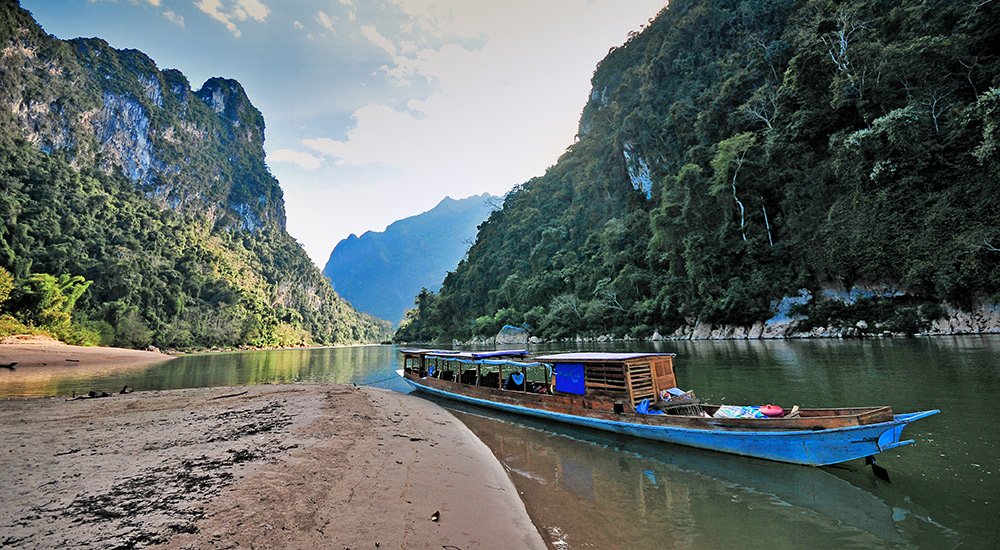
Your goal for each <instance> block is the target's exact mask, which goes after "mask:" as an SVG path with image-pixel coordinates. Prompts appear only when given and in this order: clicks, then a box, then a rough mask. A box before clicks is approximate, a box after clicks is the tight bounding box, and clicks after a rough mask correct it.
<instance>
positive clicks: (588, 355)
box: [533, 351, 677, 363]
mask: <svg viewBox="0 0 1000 550" xmlns="http://www.w3.org/2000/svg"><path fill="white" fill-rule="evenodd" d="M675 355H677V354H676V353H653V352H649V353H609V352H603V351H577V352H571V353H554V354H551V355H539V356H537V357H534V358H533V359H534V360H535V361H545V362H548V363H586V362H599V361H628V360H629V359H639V358H641V357H657V356H661V357H662V356H669V357H673V356H675Z"/></svg>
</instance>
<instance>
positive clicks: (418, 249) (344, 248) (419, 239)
mask: <svg viewBox="0 0 1000 550" xmlns="http://www.w3.org/2000/svg"><path fill="white" fill-rule="evenodd" d="M495 200H497V199H496V198H495V197H493V196H492V195H490V194H488V193H483V194H482V195H477V196H472V197H468V198H465V199H459V200H455V199H453V198H451V197H445V198H444V200H442V201H441V202H440V203H438V205H437V206H435V207H434V208H432V209H431V210H428V211H427V212H424V213H422V214H418V215H416V216H411V217H409V218H405V219H402V220H398V221H395V222H393V223H392V224H390V225H389V226H388V227H386V228H385V231H381V232H376V231H368V232H366V233H365V234H364V235H361V236H360V237H358V236H357V235H351V236H350V237H348V238H346V239H344V240H342V241H340V242H339V243H337V246H336V247H335V248H334V249H333V252H332V253H330V259H329V261H327V263H326V267H325V268H323V274H324V275H326V276H327V277H328V278H329V279H330V282H332V283H333V288H334V290H336V291H337V292H338V293H339V294H340V295H341V296H342V297H343V298H344V299H345V300H347V301H349V302H350V303H351V304H352V305H353V306H354V307H356V308H358V310H360V311H363V312H365V313H369V314H371V315H374V316H375V317H378V318H380V319H388V320H390V321H393V322H398V321H400V320H401V319H402V318H403V314H404V313H405V312H406V310H407V309H410V308H412V307H413V297H414V296H415V295H416V294H417V293H418V292H420V289H421V288H428V289H430V290H431V291H434V292H436V291H437V290H438V289H439V288H440V287H441V280H442V279H444V276H445V274H446V273H448V272H449V271H452V270H454V269H455V266H457V265H458V262H459V261H460V260H461V259H462V257H463V256H465V252H466V250H468V249H469V243H470V242H472V240H473V239H474V238H475V236H476V228H477V227H478V226H479V224H480V223H482V222H483V221H484V220H485V219H486V217H487V216H489V213H490V211H491V210H492V206H491V205H492V204H493V201H495Z"/></svg>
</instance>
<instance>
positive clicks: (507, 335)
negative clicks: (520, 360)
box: [496, 325, 529, 345]
mask: <svg viewBox="0 0 1000 550" xmlns="http://www.w3.org/2000/svg"><path fill="white" fill-rule="evenodd" d="M528 336H529V335H528V331H526V330H524V329H523V328H518V327H512V326H510V325H506V326H504V327H503V328H502V329H500V332H499V333H497V336H496V343H497V345H505V344H506V345H510V344H514V345H526V344H527V343H528Z"/></svg>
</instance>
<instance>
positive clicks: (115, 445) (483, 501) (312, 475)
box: [0, 384, 545, 549]
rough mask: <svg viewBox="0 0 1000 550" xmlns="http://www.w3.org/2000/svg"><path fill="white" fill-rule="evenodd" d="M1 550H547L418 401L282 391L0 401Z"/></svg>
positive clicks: (502, 487)
mask: <svg viewBox="0 0 1000 550" xmlns="http://www.w3.org/2000/svg"><path fill="white" fill-rule="evenodd" d="M0 441H3V442H4V447H6V448H7V450H6V451H5V452H2V453H0V471H3V472H4V495H3V496H4V498H3V499H0V533H3V537H4V539H3V540H0V546H12V547H33V548H47V547H57V546H60V547H61V546H67V545H75V544H81V543H86V544H87V545H89V546H92V547H96V548H112V547H123V546H127V547H135V548H139V547H144V546H149V545H153V544H165V545H166V546H167V547H170V548H206V547H213V548H237V547H256V548H265V547H270V548H275V547H287V548H306V547H325V548H338V549H339V548H376V547H381V548H440V547H458V548H509V547H519V548H520V547H524V548H544V547H545V544H544V542H543V541H542V538H541V535H539V534H538V531H537V530H536V529H535V527H534V526H533V525H532V524H531V522H530V520H529V518H528V515H527V512H526V511H525V508H524V505H523V503H522V502H521V500H520V498H519V496H518V493H517V491H516V490H515V489H514V487H513V485H512V483H511V481H510V479H509V478H508V476H507V474H506V472H505V471H504V470H503V468H502V467H501V466H500V464H499V463H498V462H497V461H496V459H495V458H494V457H493V455H492V453H491V452H490V451H489V449H488V448H487V447H486V446H485V445H484V444H483V443H482V442H480V441H479V440H478V439H476V437H475V436H474V435H472V433H471V432H470V431H469V430H468V429H467V428H466V427H465V426H464V425H462V424H461V423H460V422H458V421H457V420H456V419H455V418H454V417H453V416H452V415H451V414H450V413H448V412H446V411H445V410H444V409H442V408H440V407H439V406H437V405H435V404H433V403H430V402H428V401H426V400H423V399H420V398H418V397H414V396H410V395H406V394H401V393H396V392H390V391H386V390H380V389H376V388H367V387H363V388H359V387H353V386H340V385H322V384H301V385H300V384H289V385H274V386H248V387H230V388H200V389H192V390H171V391H162V392H140V393H132V394H128V395H115V396H112V397H107V398H101V399H81V400H66V399H63V398H52V399H27V400H6V401H0Z"/></svg>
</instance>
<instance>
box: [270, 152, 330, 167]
mask: <svg viewBox="0 0 1000 550" xmlns="http://www.w3.org/2000/svg"><path fill="white" fill-rule="evenodd" d="M267 160H268V162H289V163H292V164H297V165H299V166H301V167H302V168H305V169H307V170H315V169H317V168H319V167H320V166H321V165H322V164H323V159H322V158H321V157H315V156H313V155H310V154H309V153H304V152H302V151H293V150H291V149H278V150H277V151H274V152H272V153H268V155H267Z"/></svg>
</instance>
